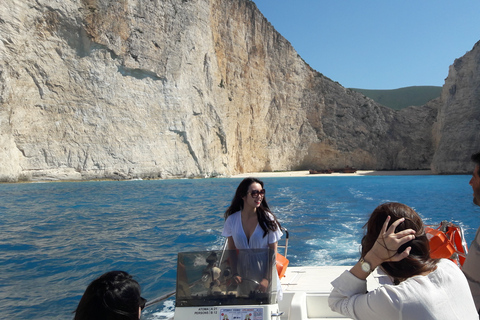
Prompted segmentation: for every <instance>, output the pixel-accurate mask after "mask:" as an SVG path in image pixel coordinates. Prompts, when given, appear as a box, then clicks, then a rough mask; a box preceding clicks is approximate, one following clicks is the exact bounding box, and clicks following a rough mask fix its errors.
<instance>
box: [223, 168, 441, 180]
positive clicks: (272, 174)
mask: <svg viewBox="0 0 480 320" xmlns="http://www.w3.org/2000/svg"><path fill="white" fill-rule="evenodd" d="M432 174H433V173H432V171H431V170H398V171H374V170H357V172H355V173H338V172H334V173H328V174H327V173H320V174H310V173H309V171H308V170H302V171H276V172H250V173H241V174H237V175H234V176H232V178H246V177H257V178H265V177H267V178H273V177H354V176H418V175H432Z"/></svg>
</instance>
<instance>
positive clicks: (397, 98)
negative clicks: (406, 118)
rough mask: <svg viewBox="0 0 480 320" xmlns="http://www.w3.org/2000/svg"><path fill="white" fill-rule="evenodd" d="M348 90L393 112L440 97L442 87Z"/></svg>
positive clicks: (421, 104)
mask: <svg viewBox="0 0 480 320" xmlns="http://www.w3.org/2000/svg"><path fill="white" fill-rule="evenodd" d="M350 89H351V90H354V91H357V92H360V93H362V94H364V95H365V96H367V97H369V98H370V99H372V100H374V101H376V102H378V103H380V104H381V105H384V106H386V107H389V108H392V109H395V110H400V109H403V108H406V107H409V106H423V105H424V104H426V103H427V102H428V101H430V100H433V99H436V98H438V97H440V93H441V91H442V87H434V86H414V87H405V88H400V89H393V90H370V89H356V88H350Z"/></svg>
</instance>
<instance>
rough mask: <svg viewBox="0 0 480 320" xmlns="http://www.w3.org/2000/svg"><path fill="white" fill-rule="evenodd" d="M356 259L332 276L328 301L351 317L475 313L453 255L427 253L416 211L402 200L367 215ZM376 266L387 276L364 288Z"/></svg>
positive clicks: (470, 316)
mask: <svg viewBox="0 0 480 320" xmlns="http://www.w3.org/2000/svg"><path fill="white" fill-rule="evenodd" d="M365 227H366V234H365V236H364V237H363V239H362V250H361V259H360V260H359V261H358V262H357V263H356V264H355V265H354V266H353V267H352V268H351V269H350V271H345V272H344V273H343V274H341V275H340V276H339V277H338V278H337V279H335V280H334V281H333V282H332V285H333V290H332V292H331V293H330V297H329V299H328V303H329V306H330V308H331V309H332V310H333V311H336V312H338V313H341V314H343V315H344V316H346V317H349V318H353V319H368V320H373V319H379V320H380V319H382V320H383V319H422V320H424V319H436V320H438V319H445V320H447V319H448V320H450V319H462V320H463V319H478V314H477V312H476V310H475V304H474V302H473V298H472V295H471V294H470V290H469V288H468V283H467V279H466V278H465V276H464V275H463V273H462V271H461V270H460V268H458V267H457V266H456V265H455V264H454V263H453V262H452V261H450V260H448V259H432V258H430V246H429V241H428V238H427V236H426V234H425V230H424V225H423V222H422V219H421V218H420V216H419V215H418V214H417V213H416V212H415V211H414V210H413V209H412V208H410V207H408V206H406V205H404V204H401V203H385V204H382V205H380V206H378V207H377V208H376V209H375V210H374V211H373V212H372V214H371V215H370V218H369V220H368V222H367V224H366V225H365V226H364V228H365ZM377 267H380V268H381V269H382V271H383V272H384V273H386V275H388V276H389V277H390V280H391V282H392V283H391V284H384V285H382V286H380V287H378V288H376V289H375V290H373V291H370V292H367V282H366V278H367V277H368V275H369V274H370V273H371V272H372V271H373V270H375V268H377Z"/></svg>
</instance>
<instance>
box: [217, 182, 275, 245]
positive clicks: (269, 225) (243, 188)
mask: <svg viewBox="0 0 480 320" xmlns="http://www.w3.org/2000/svg"><path fill="white" fill-rule="evenodd" d="M252 183H259V184H260V185H261V186H262V189H263V181H261V180H259V179H257V178H245V179H243V181H242V182H240V184H239V185H238V187H237V191H236V192H235V196H234V197H233V199H232V203H231V204H230V207H228V208H227V210H226V211H225V220H226V219H227V218H228V216H230V215H232V214H234V213H235V212H237V211H241V210H242V209H243V197H245V196H247V195H248V188H249V187H250V185H251V184H252ZM267 212H268V213H270V214H271V215H272V217H273V220H270V218H269V217H268V215H267ZM257 218H258V224H259V225H260V227H261V228H262V230H263V236H264V237H265V236H266V235H267V234H268V230H271V231H276V230H278V229H279V228H281V226H280V223H279V222H278V220H277V217H275V215H274V214H273V212H272V211H271V210H270V208H269V207H268V203H267V198H266V195H264V196H263V199H262V203H261V204H260V207H258V209H257Z"/></svg>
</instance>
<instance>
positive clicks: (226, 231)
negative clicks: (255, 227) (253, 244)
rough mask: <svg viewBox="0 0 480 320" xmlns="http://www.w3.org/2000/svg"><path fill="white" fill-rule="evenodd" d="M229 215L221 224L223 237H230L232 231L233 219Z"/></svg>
mask: <svg viewBox="0 0 480 320" xmlns="http://www.w3.org/2000/svg"><path fill="white" fill-rule="evenodd" d="M231 217H232V216H231V215H230V216H228V218H227V220H225V223H224V225H223V231H222V236H224V237H227V238H228V237H231V236H232V235H233V232H232V221H233V219H231Z"/></svg>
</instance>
